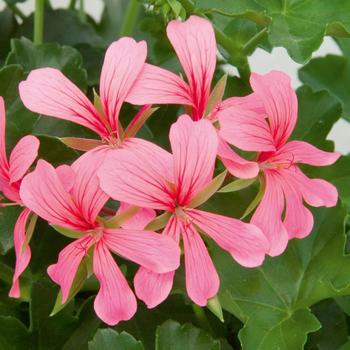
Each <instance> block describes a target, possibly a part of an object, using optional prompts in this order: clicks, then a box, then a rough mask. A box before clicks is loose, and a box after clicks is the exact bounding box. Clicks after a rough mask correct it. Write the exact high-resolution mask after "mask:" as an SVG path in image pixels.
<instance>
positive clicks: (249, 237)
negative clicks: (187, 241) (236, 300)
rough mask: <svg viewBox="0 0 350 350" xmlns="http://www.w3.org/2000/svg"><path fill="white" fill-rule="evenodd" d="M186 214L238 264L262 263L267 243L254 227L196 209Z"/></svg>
mask: <svg viewBox="0 0 350 350" xmlns="http://www.w3.org/2000/svg"><path fill="white" fill-rule="evenodd" d="M187 213H188V215H189V216H190V217H191V218H192V219H193V223H194V224H196V225H198V226H199V227H200V229H201V230H203V231H204V232H205V233H206V234H207V235H208V236H210V237H211V238H212V239H213V240H214V241H215V242H216V243H217V244H218V245H219V246H220V247H221V248H223V249H225V250H227V251H228V252H229V253H230V254H231V255H232V257H233V258H234V259H235V260H236V261H237V262H238V263H239V264H241V265H243V266H245V267H256V266H260V265H261V264H262V263H263V261H264V258H265V254H266V253H267V251H268V250H269V242H268V240H267V239H266V237H265V236H264V234H263V233H262V232H261V230H260V229H259V228H258V227H256V226H255V225H252V224H246V223H245V222H243V221H240V220H237V219H233V218H229V217H227V216H223V215H218V214H213V213H208V212H205V211H201V210H196V209H191V210H187Z"/></svg>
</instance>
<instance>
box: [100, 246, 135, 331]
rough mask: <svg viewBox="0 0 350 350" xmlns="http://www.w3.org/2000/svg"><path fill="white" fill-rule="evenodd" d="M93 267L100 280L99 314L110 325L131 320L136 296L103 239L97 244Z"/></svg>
mask: <svg viewBox="0 0 350 350" xmlns="http://www.w3.org/2000/svg"><path fill="white" fill-rule="evenodd" d="M93 269H94V273H95V276H96V278H97V279H98V281H99V282H100V290H99V292H98V294H97V296H96V298H95V302H94V308H95V312H96V314H97V316H98V317H99V318H100V319H101V320H102V321H103V322H105V323H107V324H108V325H110V326H114V325H116V324H117V323H118V322H119V321H126V320H129V319H130V318H131V317H132V316H133V315H134V314H135V312H136V308H137V304H136V298H135V296H134V294H133V292H132V291H131V289H130V287H129V285H128V282H127V281H126V279H125V277H124V275H123V274H122V272H121V271H120V269H119V267H118V265H117V264H116V262H115V261H114V259H113V257H112V255H111V253H110V252H109V250H108V248H107V247H106V246H105V245H104V244H103V242H101V241H100V242H99V243H97V244H96V246H95V251H94V258H93Z"/></svg>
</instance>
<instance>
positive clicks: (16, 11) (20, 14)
mask: <svg viewBox="0 0 350 350" xmlns="http://www.w3.org/2000/svg"><path fill="white" fill-rule="evenodd" d="M7 6H8V7H9V8H10V10H11V11H12V12H13V13H14V14H15V15H16V16H18V17H19V18H20V19H22V20H24V19H25V18H26V16H25V14H24V13H23V12H22V11H21V10H20V9H19V8H18V7H17V6H16V5H14V4H12V5H11V4H8V5H7Z"/></svg>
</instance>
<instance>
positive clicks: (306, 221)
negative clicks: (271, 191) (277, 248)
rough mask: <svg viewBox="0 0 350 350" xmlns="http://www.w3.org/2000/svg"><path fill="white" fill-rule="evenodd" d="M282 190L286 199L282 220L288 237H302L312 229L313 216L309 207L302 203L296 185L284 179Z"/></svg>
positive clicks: (300, 194)
mask: <svg viewBox="0 0 350 350" xmlns="http://www.w3.org/2000/svg"><path fill="white" fill-rule="evenodd" d="M283 192H284V195H285V200H286V213H285V218H284V221H283V224H284V227H285V228H286V229H287V232H288V236H289V238H290V239H291V238H304V237H306V236H307V235H308V234H309V233H310V232H311V230H312V227H313V224H314V218H313V216H312V214H311V212H310V210H309V209H307V208H306V207H305V206H304V205H303V197H302V193H301V192H300V190H299V188H298V187H294V186H293V183H290V182H289V181H285V183H284V184H283Z"/></svg>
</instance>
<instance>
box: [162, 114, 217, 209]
mask: <svg viewBox="0 0 350 350" xmlns="http://www.w3.org/2000/svg"><path fill="white" fill-rule="evenodd" d="M169 138H170V143H171V148H172V151H173V156H174V171H175V185H176V188H177V191H178V194H177V196H178V198H177V201H178V203H180V204H181V205H183V206H185V205H186V204H188V203H189V202H190V201H191V199H192V198H193V197H194V196H195V195H196V194H197V193H198V192H200V191H201V190H202V189H203V188H204V187H205V186H206V185H207V184H208V183H209V181H211V180H212V178H213V172H214V166H215V159H216V154H217V149H218V137H217V133H216V131H215V129H214V127H213V126H212V125H211V123H210V122H209V121H208V120H205V119H203V120H200V121H198V122H194V121H192V120H191V118H190V117H189V116H187V115H182V116H181V117H179V119H178V120H177V122H176V123H174V124H173V125H172V126H171V128H170V134H169Z"/></svg>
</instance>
